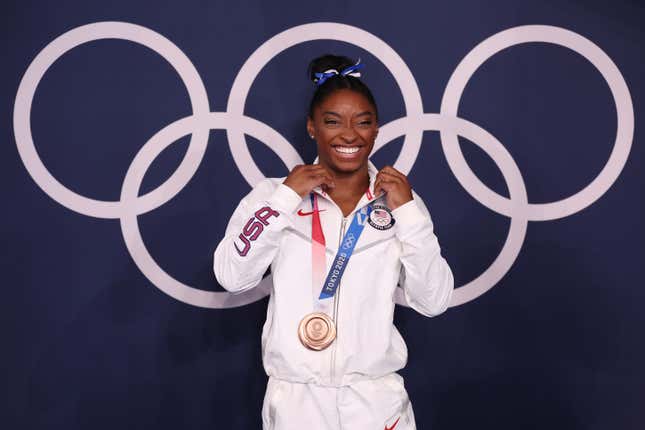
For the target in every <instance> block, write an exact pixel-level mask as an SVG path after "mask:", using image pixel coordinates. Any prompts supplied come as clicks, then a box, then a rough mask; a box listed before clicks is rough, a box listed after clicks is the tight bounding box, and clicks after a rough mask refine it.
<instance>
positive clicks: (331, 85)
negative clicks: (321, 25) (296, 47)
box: [307, 54, 378, 119]
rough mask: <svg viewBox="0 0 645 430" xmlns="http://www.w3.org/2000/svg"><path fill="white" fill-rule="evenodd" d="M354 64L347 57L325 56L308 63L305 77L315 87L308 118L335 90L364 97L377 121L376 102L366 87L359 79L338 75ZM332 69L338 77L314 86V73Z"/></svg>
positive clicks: (335, 76) (315, 78)
mask: <svg viewBox="0 0 645 430" xmlns="http://www.w3.org/2000/svg"><path fill="white" fill-rule="evenodd" d="M354 64H356V61H354V60H352V59H351V58H348V57H343V56H339V55H331V54H326V55H323V56H321V57H318V58H315V59H313V60H312V61H311V62H310V63H309V67H308V69H307V75H308V76H309V79H310V80H311V81H312V82H314V84H315V85H316V91H315V92H314V95H313V96H312V98H311V103H309V117H310V118H313V116H314V108H315V107H316V106H318V105H320V104H321V103H322V102H323V101H324V100H325V99H326V98H327V97H329V95H330V94H332V93H333V92H334V91H337V90H344V89H347V90H352V91H356V92H357V93H359V94H362V95H363V96H365V98H366V99H367V101H369V102H370V103H371V104H372V106H373V107H374V113H375V114H376V118H377V119H378V110H377V108H376V101H375V100H374V96H373V95H372V92H371V91H370V89H369V88H367V85H365V83H364V82H363V81H361V80H360V79H359V78H357V77H354V76H349V75H345V76H343V75H340V72H341V71H343V70H344V69H346V68H347V67H350V66H353V65H354ZM330 69H334V70H336V71H338V73H339V74H338V75H334V76H333V77H331V78H328V79H327V80H326V81H324V82H323V83H322V84H320V85H318V84H316V80H317V79H318V78H317V77H316V73H323V72H325V71H327V70H330Z"/></svg>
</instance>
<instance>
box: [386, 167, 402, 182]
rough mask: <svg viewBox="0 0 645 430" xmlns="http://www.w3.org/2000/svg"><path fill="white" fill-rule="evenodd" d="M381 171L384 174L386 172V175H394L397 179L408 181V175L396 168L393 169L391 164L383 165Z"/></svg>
mask: <svg viewBox="0 0 645 430" xmlns="http://www.w3.org/2000/svg"><path fill="white" fill-rule="evenodd" d="M381 171H382V172H383V173H384V174H386V175H391V176H395V177H397V178H399V179H401V180H403V181H405V182H407V181H408V177H407V176H405V175H404V174H403V173H401V172H399V171H398V170H396V169H395V168H394V167H392V166H385V167H383V168H382V169H381Z"/></svg>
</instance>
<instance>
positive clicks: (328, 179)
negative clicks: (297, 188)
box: [311, 170, 336, 188]
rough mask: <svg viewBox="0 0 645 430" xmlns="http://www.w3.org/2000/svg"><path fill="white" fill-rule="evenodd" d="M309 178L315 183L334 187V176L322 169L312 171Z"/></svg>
mask: <svg viewBox="0 0 645 430" xmlns="http://www.w3.org/2000/svg"><path fill="white" fill-rule="evenodd" d="M311 178H312V180H313V182H314V183H315V184H316V185H321V184H325V185H327V186H328V187H330V188H334V187H335V186H336V183H335V182H334V178H333V177H332V176H330V175H329V174H328V173H327V172H326V171H324V170H323V171H319V172H317V173H314V174H313V175H312V176H311Z"/></svg>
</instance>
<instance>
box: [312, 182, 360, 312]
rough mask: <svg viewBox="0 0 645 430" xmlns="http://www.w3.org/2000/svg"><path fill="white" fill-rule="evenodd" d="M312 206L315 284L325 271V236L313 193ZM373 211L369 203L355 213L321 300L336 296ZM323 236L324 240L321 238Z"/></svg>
mask: <svg viewBox="0 0 645 430" xmlns="http://www.w3.org/2000/svg"><path fill="white" fill-rule="evenodd" d="M311 207H312V211H313V214H312V223H311V236H312V247H313V249H312V268H313V278H312V279H313V281H314V284H313V285H314V286H315V285H320V279H322V276H321V274H322V273H323V271H324V265H325V245H324V244H325V237H324V235H323V233H322V226H321V225H320V215H319V213H318V212H319V211H318V196H317V195H315V194H313V193H312V194H311ZM371 212H372V205H371V204H368V205H366V206H363V207H362V208H360V209H359V210H358V211H356V213H355V214H354V218H353V219H352V223H351V224H350V226H349V229H347V231H346V232H345V235H344V236H343V239H342V241H341V245H340V247H339V248H338V252H337V253H336V257H334V261H333V263H332V265H331V267H330V268H329V272H328V273H327V278H326V279H325V282H324V284H323V287H322V290H321V291H320V296H319V297H318V299H319V300H324V299H329V298H331V297H334V294H336V290H338V286H339V285H340V279H341V278H342V277H343V274H344V273H345V268H346V267H347V264H348V263H349V259H350V257H351V256H352V254H353V253H354V248H356V243H357V242H358V238H359V237H360V236H361V233H363V229H364V228H365V224H366V223H367V219H368V218H369V216H370V213H371ZM321 237H322V240H320V238H321Z"/></svg>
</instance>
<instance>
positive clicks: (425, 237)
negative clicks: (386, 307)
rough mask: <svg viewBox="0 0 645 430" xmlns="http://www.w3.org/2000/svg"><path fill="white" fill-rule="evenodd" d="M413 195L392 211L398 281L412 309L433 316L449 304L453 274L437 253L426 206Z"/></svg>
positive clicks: (436, 242)
mask: <svg viewBox="0 0 645 430" xmlns="http://www.w3.org/2000/svg"><path fill="white" fill-rule="evenodd" d="M413 196H414V199H413V200H411V201H409V202H407V203H405V204H403V205H401V206H399V207H398V208H396V209H394V210H393V211H392V215H393V216H394V218H395V220H396V224H395V228H396V231H395V234H396V236H397V237H398V239H399V240H400V242H401V263H402V266H403V267H402V268H401V278H400V282H399V284H400V286H401V287H402V288H403V291H404V294H405V298H406V300H407V302H408V304H409V305H410V306H411V307H412V308H413V309H414V310H416V311H417V312H419V313H421V314H422V315H425V316H436V315H439V314H440V313H442V312H444V311H445V310H446V309H447V308H448V305H449V304H450V298H451V297H452V292H453V289H454V278H453V275H452V271H451V270H450V267H449V266H448V263H447V262H446V260H445V259H444V258H443V257H442V256H441V248H440V247H439V241H438V240H437V237H436V236H435V234H434V232H433V230H434V227H433V224H432V220H431V218H430V214H429V213H428V209H427V208H426V206H425V204H424V203H423V201H422V200H421V198H420V197H419V196H418V195H417V194H416V193H413Z"/></svg>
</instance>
